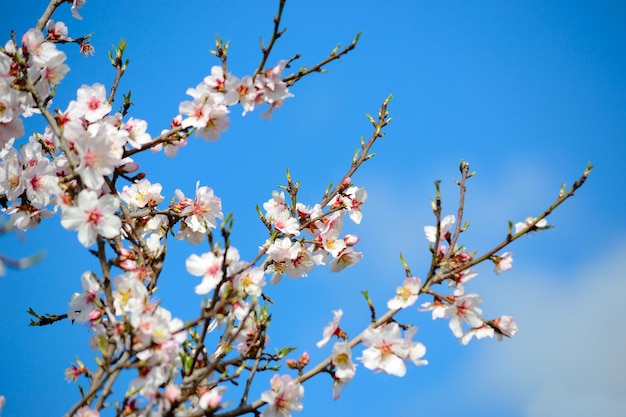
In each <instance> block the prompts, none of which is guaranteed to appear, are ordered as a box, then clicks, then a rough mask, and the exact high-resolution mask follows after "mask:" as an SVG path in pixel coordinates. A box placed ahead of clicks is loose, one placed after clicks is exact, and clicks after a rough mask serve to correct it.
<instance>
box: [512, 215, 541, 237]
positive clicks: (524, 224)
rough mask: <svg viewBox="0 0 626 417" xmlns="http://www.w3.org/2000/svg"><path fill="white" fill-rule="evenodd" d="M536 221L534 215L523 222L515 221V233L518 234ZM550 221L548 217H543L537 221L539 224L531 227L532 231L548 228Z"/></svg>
mask: <svg viewBox="0 0 626 417" xmlns="http://www.w3.org/2000/svg"><path fill="white" fill-rule="evenodd" d="M534 221H535V218H534V217H527V218H526V220H524V221H523V222H518V223H515V231H514V233H515V234H518V233H520V232H522V231H524V230H526V229H528V228H529V227H530V225H531V224H532V223H533V222H534ZM548 227H549V226H548V222H547V220H546V219H541V220H539V221H538V222H537V224H536V225H535V226H534V227H533V228H532V229H531V231H535V230H542V229H547V228H548Z"/></svg>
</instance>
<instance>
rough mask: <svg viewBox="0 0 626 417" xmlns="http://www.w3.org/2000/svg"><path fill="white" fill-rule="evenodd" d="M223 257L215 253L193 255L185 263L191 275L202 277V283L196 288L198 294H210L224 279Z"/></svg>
mask: <svg viewBox="0 0 626 417" xmlns="http://www.w3.org/2000/svg"><path fill="white" fill-rule="evenodd" d="M222 259H223V257H222V256H216V255H215V254H214V253H213V252H207V253H204V254H202V255H201V256H198V255H195V254H193V255H191V256H189V258H187V261H186V262H185V267H186V268H187V272H189V273H190V274H191V275H194V276H197V277H202V282H201V283H200V284H199V285H197V286H196V294H208V293H209V291H211V290H213V289H214V288H215V287H216V286H217V284H218V283H219V282H220V281H221V279H222V275H223V272H222Z"/></svg>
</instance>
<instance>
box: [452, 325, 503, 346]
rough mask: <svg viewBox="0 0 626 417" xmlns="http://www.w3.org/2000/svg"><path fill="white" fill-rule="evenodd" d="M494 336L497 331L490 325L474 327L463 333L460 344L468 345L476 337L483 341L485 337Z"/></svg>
mask: <svg viewBox="0 0 626 417" xmlns="http://www.w3.org/2000/svg"><path fill="white" fill-rule="evenodd" d="M494 334H495V331H494V330H493V328H492V327H491V326H489V325H488V324H483V325H482V326H479V327H472V328H471V329H469V330H467V331H466V332H465V333H463V337H461V339H460V340H459V342H460V343H461V344H462V345H467V344H468V343H469V342H470V341H471V340H472V338H473V337H476V339H482V338H485V337H493V335H494Z"/></svg>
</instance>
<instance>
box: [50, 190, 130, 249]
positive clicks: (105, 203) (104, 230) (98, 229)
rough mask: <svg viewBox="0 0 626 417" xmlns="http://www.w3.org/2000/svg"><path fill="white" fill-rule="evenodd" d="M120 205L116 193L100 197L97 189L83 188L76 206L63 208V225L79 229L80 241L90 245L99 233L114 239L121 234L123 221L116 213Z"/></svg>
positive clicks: (70, 228)
mask: <svg viewBox="0 0 626 417" xmlns="http://www.w3.org/2000/svg"><path fill="white" fill-rule="evenodd" d="M119 206H120V201H119V199H118V198H117V197H116V196H114V195H111V194H106V195H104V196H102V197H100V198H98V194H97V193H96V192H95V191H91V190H83V191H81V192H80V193H79V194H78V201H77V204H76V206H73V207H68V208H66V209H65V210H63V215H62V218H61V225H62V226H63V227H65V228H66V229H68V230H78V241H79V242H80V243H81V244H82V245H83V246H85V247H89V246H91V245H93V244H94V243H95V242H96V237H97V236H99V235H100V236H102V237H105V238H107V239H112V238H114V237H115V236H118V235H119V234H120V228H121V227H122V221H121V220H120V218H119V217H117V216H116V215H115V212H116V211H117V209H118V208H119Z"/></svg>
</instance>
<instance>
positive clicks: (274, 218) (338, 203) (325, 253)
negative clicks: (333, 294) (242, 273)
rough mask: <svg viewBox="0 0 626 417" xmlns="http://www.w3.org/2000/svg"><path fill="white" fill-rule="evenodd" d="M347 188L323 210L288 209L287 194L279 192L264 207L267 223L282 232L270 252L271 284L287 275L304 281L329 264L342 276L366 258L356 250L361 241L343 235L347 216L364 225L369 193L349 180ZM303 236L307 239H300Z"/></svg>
mask: <svg viewBox="0 0 626 417" xmlns="http://www.w3.org/2000/svg"><path fill="white" fill-rule="evenodd" d="M344 184H345V186H344V187H343V188H342V189H341V191H339V193H338V194H337V195H336V196H335V197H334V198H333V199H331V200H330V201H329V202H328V204H327V205H325V206H324V207H322V206H320V205H319V204H316V205H314V206H313V207H307V206H305V205H304V204H302V203H296V204H295V208H292V207H289V206H288V205H287V203H286V201H285V195H284V193H283V192H280V193H279V192H277V191H274V192H273V193H272V198H271V199H270V200H268V201H267V202H265V203H264V204H263V208H264V209H265V216H264V217H265V219H266V220H267V221H268V222H269V224H270V225H271V226H272V227H273V228H274V230H276V231H277V232H279V234H278V236H279V237H277V238H276V239H275V240H274V241H273V242H271V244H270V245H269V248H268V250H267V254H268V258H267V260H266V263H267V264H268V265H269V267H268V268H267V272H268V273H271V274H272V278H271V283H273V284H274V283H278V282H280V280H281V279H282V277H283V275H284V274H286V275H287V276H289V277H290V278H300V277H305V276H307V274H308V273H309V271H311V269H312V268H313V266H315V265H326V263H329V266H330V269H331V271H332V272H339V271H341V270H343V269H345V268H346V267H349V266H352V265H354V264H355V263H357V262H358V261H360V260H361V259H362V258H363V254H362V253H361V252H358V251H356V250H355V249H354V247H353V246H354V245H356V244H357V243H358V241H359V238H358V237H357V236H355V235H351V234H346V235H344V236H343V237H342V236H341V233H342V228H343V220H344V217H345V215H346V213H347V214H348V217H350V219H351V220H353V221H354V222H355V223H357V224H358V223H360V222H361V218H362V213H361V206H362V204H363V203H364V202H365V200H366V199H367V193H366V192H365V189H363V188H358V187H356V186H353V185H351V184H350V179H349V178H348V179H347V180H346V181H344ZM325 209H326V211H324V210H325ZM301 232H304V234H305V235H306V237H299V236H300V234H301ZM329 259H330V262H329Z"/></svg>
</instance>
